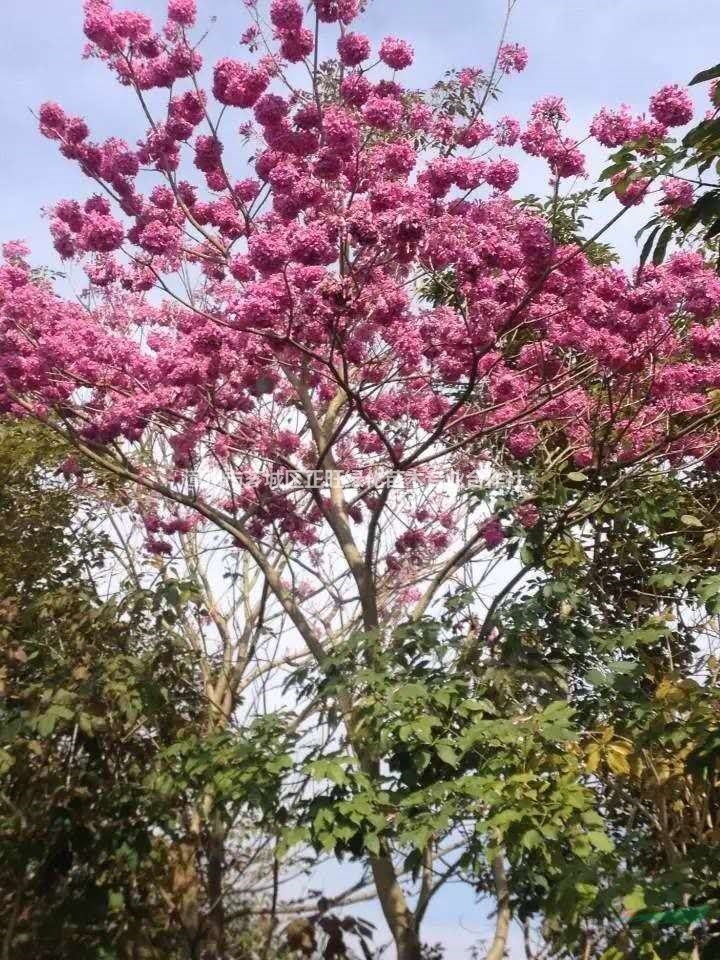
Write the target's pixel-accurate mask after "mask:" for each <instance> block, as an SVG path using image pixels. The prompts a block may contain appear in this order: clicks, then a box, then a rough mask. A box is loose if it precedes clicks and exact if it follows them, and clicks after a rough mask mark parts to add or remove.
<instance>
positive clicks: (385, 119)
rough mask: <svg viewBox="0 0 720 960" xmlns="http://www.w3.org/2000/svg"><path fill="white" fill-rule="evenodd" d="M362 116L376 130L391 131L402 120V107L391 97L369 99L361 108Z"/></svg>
mask: <svg viewBox="0 0 720 960" xmlns="http://www.w3.org/2000/svg"><path fill="white" fill-rule="evenodd" d="M362 115H363V118H364V119H365V121H366V122H367V123H369V124H370V126H372V127H377V128H378V130H393V129H395V127H397V125H398V124H399V123H400V120H401V119H402V115H403V106H402V104H401V103H398V101H397V100H395V99H394V98H393V97H370V99H369V100H368V101H367V103H366V104H365V106H364V107H363V108H362Z"/></svg>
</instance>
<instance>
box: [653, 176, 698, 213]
mask: <svg viewBox="0 0 720 960" xmlns="http://www.w3.org/2000/svg"><path fill="white" fill-rule="evenodd" d="M661 186H662V191H663V195H664V196H663V201H662V205H663V206H664V207H666V208H668V209H669V210H672V211H673V212H674V211H676V210H682V209H683V208H684V207H691V206H692V204H693V200H694V195H695V188H694V187H693V185H692V183H690V182H689V181H687V180H678V179H677V178H675V177H670V178H668V179H666V180H663V182H662V185H661Z"/></svg>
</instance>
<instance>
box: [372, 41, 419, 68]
mask: <svg viewBox="0 0 720 960" xmlns="http://www.w3.org/2000/svg"><path fill="white" fill-rule="evenodd" d="M414 56H415V55H414V53H413V48H412V47H411V46H410V44H409V43H408V42H407V41H406V40H399V39H398V38H397V37H385V39H384V40H383V42H382V43H381V44H380V59H381V60H382V62H383V63H386V64H387V65H388V67H391V68H392V69H393V70H404V69H405V68H406V67H409V66H410V65H411V64H412V62H413V59H414Z"/></svg>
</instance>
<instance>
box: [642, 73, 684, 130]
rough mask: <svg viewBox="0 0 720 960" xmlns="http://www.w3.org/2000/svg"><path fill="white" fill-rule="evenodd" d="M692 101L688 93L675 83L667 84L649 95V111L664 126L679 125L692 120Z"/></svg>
mask: <svg viewBox="0 0 720 960" xmlns="http://www.w3.org/2000/svg"><path fill="white" fill-rule="evenodd" d="M693 112H694V108H693V102H692V99H691V97H690V94H689V93H688V91H687V90H686V89H684V88H683V87H680V86H678V84H677V83H673V84H668V85H667V86H665V87H662V88H661V89H660V90H658V92H657V93H655V94H653V96H652V97H650V113H651V114H652V115H653V117H654V118H655V119H656V120H657V121H658V123H662V124H664V125H665V126H666V127H681V126H683V125H684V124H686V123H688V122H689V121H690V120H692V117H693Z"/></svg>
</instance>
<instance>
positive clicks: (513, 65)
mask: <svg viewBox="0 0 720 960" xmlns="http://www.w3.org/2000/svg"><path fill="white" fill-rule="evenodd" d="M527 62H528V52H527V50H526V48H525V47H523V46H521V45H520V44H519V43H506V44H505V45H504V46H502V47H500V50H499V52H498V67H499V68H500V69H501V70H502V72H503V73H511V72H512V71H513V70H514V71H515V72H516V73H521V72H522V71H523V70H524V69H525V67H526V66H527Z"/></svg>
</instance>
